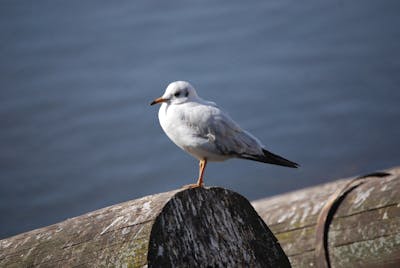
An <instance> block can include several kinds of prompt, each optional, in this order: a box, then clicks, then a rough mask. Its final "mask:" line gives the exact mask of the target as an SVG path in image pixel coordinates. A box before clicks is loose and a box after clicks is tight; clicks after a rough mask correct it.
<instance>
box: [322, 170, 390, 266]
mask: <svg viewBox="0 0 400 268" xmlns="http://www.w3.org/2000/svg"><path fill="white" fill-rule="evenodd" d="M389 175H390V173H387V172H375V173H371V174H367V175H364V176H360V177H357V178H354V179H352V180H350V181H349V182H347V183H346V184H345V185H344V186H343V187H342V188H340V189H338V190H336V191H335V192H334V193H333V194H332V195H331V196H330V197H329V199H328V200H327V201H326V203H325V205H324V207H323V208H322V209H321V212H320V214H319V215H318V219H317V225H316V227H315V234H316V242H315V265H316V267H317V268H330V267H331V263H330V259H329V249H328V231H329V226H330V224H331V222H332V219H333V216H334V214H335V212H336V210H337V209H338V207H339V205H340V204H341V203H342V201H343V200H344V199H345V197H346V196H347V194H349V193H350V192H351V191H353V190H354V189H355V188H357V187H358V186H360V185H361V184H363V183H364V182H366V181H367V179H368V178H371V177H379V178H382V177H386V176H389Z"/></svg>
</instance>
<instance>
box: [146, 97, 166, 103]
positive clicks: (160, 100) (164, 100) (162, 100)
mask: <svg viewBox="0 0 400 268" xmlns="http://www.w3.org/2000/svg"><path fill="white" fill-rule="evenodd" d="M166 101H168V99H163V98H161V97H160V98H157V99H155V100H153V101H152V102H151V103H150V105H154V104H157V103H161V102H166Z"/></svg>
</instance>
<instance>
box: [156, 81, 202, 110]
mask: <svg viewBox="0 0 400 268" xmlns="http://www.w3.org/2000/svg"><path fill="white" fill-rule="evenodd" d="M197 98H198V96H197V93H196V90H195V89H194V87H193V86H192V85H191V84H190V83H189V82H186V81H175V82H172V83H171V84H169V85H168V87H167V88H166V89H165V92H164V94H163V95H162V96H161V97H159V98H157V99H155V100H154V101H152V102H151V103H150V105H154V104H157V103H163V102H166V103H171V104H181V103H184V102H187V101H189V100H192V99H197Z"/></svg>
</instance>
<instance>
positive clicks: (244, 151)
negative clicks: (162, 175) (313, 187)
mask: <svg viewBox="0 0 400 268" xmlns="http://www.w3.org/2000/svg"><path fill="white" fill-rule="evenodd" d="M158 103H161V107H160V109H159V111H158V119H159V121H160V125H161V127H162V129H163V130H164V132H165V134H167V136H168V138H170V139H171V140H172V141H173V142H174V143H175V144H176V145H177V146H178V147H180V148H181V149H183V150H184V151H186V152H187V153H189V154H190V155H192V156H193V157H194V158H196V159H198V160H199V177H198V179H197V183H195V184H189V185H186V186H184V187H187V188H196V187H203V184H204V182H203V176H204V170H205V168H206V165H207V162H219V161H224V160H227V159H230V158H241V159H248V160H253V161H258V162H263V163H269V164H274V165H280V166H285V167H291V168H297V167H298V166H299V165H298V164H296V163H294V162H292V161H289V160H287V159H285V158H283V157H281V156H279V155H276V154H273V153H271V152H269V151H268V150H267V149H266V148H265V146H264V145H263V144H262V143H261V142H260V141H259V140H258V139H257V138H256V137H254V136H253V135H252V134H250V133H249V132H247V131H246V130H243V129H242V128H241V127H240V126H239V125H238V124H237V123H236V122H235V121H233V120H232V119H231V117H230V116H229V115H228V114H227V113H226V112H224V111H223V110H222V109H220V108H219V107H218V106H217V105H216V104H215V103H214V102H210V101H206V100H203V99H202V98H200V97H199V96H198V95H197V93H196V90H195V89H194V87H193V86H192V85H191V84H190V83H189V82H186V81H175V82H172V83H170V84H169V85H168V87H167V88H166V90H165V93H164V94H163V95H162V96H161V97H159V98H157V99H155V100H154V101H152V102H151V103H150V105H154V104H158Z"/></svg>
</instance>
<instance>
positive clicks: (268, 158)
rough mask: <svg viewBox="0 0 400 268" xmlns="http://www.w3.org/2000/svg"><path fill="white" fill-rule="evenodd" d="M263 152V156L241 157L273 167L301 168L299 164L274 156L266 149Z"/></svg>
mask: <svg viewBox="0 0 400 268" xmlns="http://www.w3.org/2000/svg"><path fill="white" fill-rule="evenodd" d="M262 151H263V155H241V156H239V157H240V158H243V159H248V160H253V161H258V162H263V163H268V164H273V165H279V166H285V167H291V168H298V167H299V164H297V163H295V162H292V161H290V160H287V159H285V158H283V157H281V156H279V155H276V154H273V153H271V152H269V151H267V150H265V149H262Z"/></svg>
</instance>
